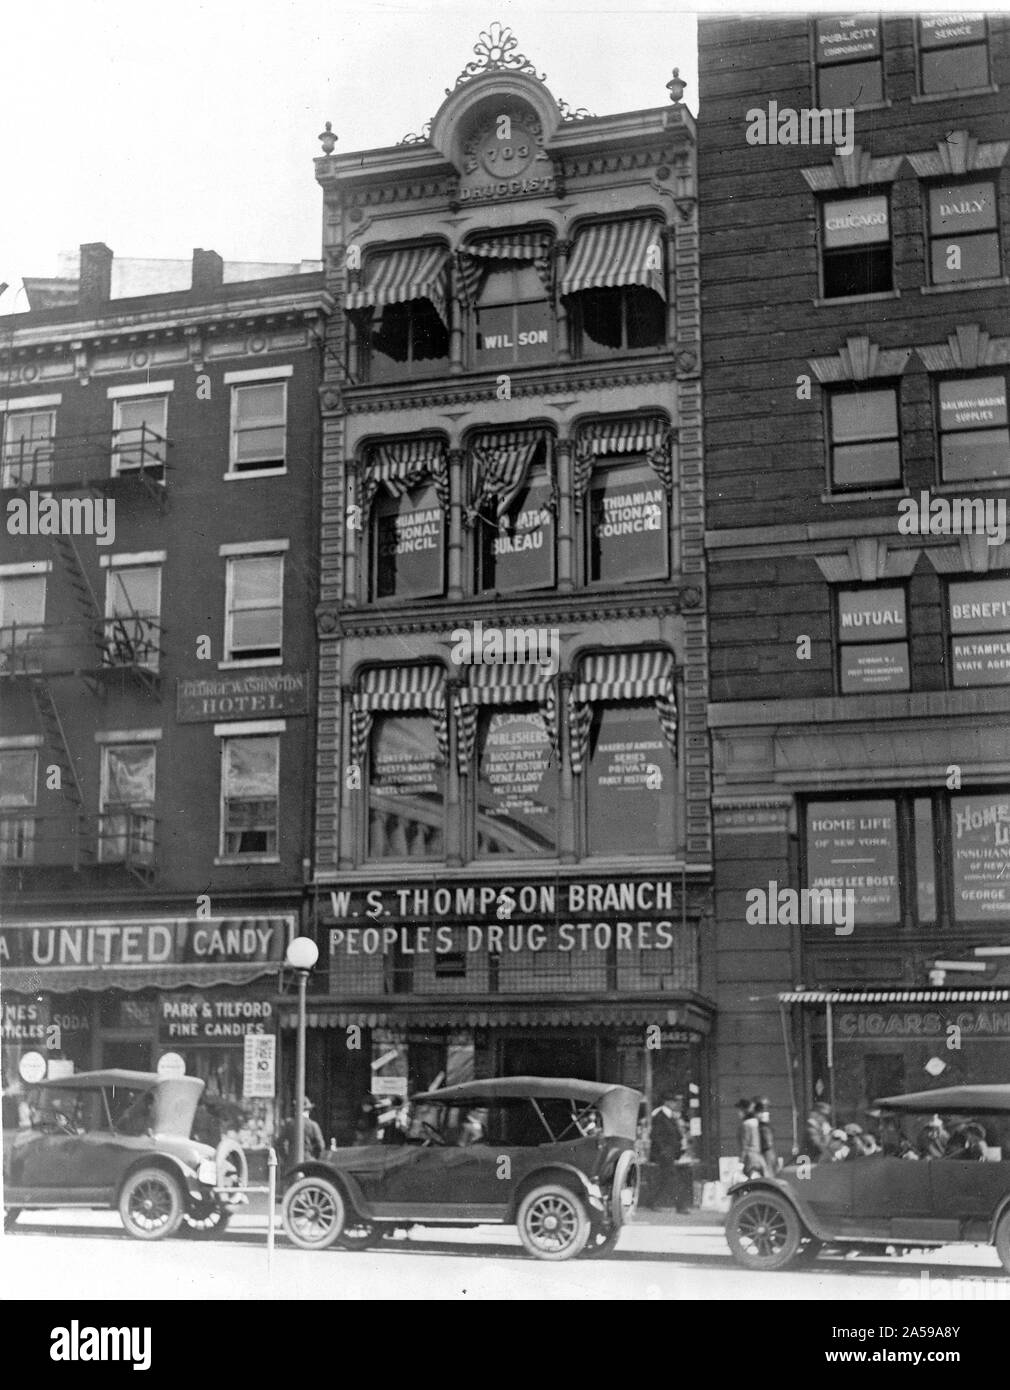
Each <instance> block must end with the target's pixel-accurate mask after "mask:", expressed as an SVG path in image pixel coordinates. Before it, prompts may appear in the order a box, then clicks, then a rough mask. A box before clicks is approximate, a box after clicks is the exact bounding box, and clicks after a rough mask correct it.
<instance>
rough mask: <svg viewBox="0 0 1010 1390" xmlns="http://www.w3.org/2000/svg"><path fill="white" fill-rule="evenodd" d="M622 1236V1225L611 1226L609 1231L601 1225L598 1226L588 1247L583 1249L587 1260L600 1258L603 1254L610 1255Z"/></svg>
mask: <svg viewBox="0 0 1010 1390" xmlns="http://www.w3.org/2000/svg"><path fill="white" fill-rule="evenodd" d="M620 1238H621V1228H620V1226H611V1228H610V1230H609V1231H605V1230H603V1229H602V1228H601V1227H597V1229H596V1230H595V1231H594V1232H593V1233H592V1235H591V1236H590V1237H589V1240H588V1242H587V1244H586V1248H585V1250H583V1252H582V1253H583V1255H584V1256H585V1258H586V1259H587V1260H598V1259H600V1258H601V1257H602V1256H603V1255H609V1254H610V1252H611V1250H613V1249H614V1247H615V1246H616V1245H617V1242H618V1241H619V1240H620Z"/></svg>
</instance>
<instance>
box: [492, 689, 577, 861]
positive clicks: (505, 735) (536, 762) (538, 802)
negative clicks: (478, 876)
mask: <svg viewBox="0 0 1010 1390" xmlns="http://www.w3.org/2000/svg"><path fill="white" fill-rule="evenodd" d="M480 732H481V744H480V758H479V762H478V778H477V796H478V805H477V839H478V849H479V852H480V853H481V854H519V855H530V854H553V853H554V851H555V848H556V843H557V841H556V835H555V825H556V820H557V805H558V771H557V760H556V759H555V758H553V757H552V752H553V748H552V743H551V738H550V735H549V734H548V732H547V728H546V725H545V723H544V717H543V715H542V714H541V713H540V711H539V710H537V709H534V708H530V709H528V710H525V711H516V710H507V711H505V710H501V711H499V710H494V711H489V712H488V713H486V714H485V715H484V716H483V718H482V719H481V730H480Z"/></svg>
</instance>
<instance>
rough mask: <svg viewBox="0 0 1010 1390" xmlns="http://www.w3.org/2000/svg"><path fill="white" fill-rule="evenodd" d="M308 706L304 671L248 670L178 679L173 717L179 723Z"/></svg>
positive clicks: (286, 712) (299, 710)
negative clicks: (234, 673) (246, 671)
mask: <svg viewBox="0 0 1010 1390" xmlns="http://www.w3.org/2000/svg"><path fill="white" fill-rule="evenodd" d="M308 707H309V673H308V672H307V671H277V672H269V673H264V672H252V673H250V674H248V675H240V676H209V677H206V678H204V677H201V678H199V679H197V680H180V681H179V682H178V689H177V692H176V713H175V717H176V719H177V720H178V721H179V723H180V724H199V723H201V722H203V721H204V720H207V721H211V720H217V719H248V718H249V717H250V716H251V715H255V714H260V715H268V714H282V715H289V714H306V713H307V712H308Z"/></svg>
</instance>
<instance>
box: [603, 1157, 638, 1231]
mask: <svg viewBox="0 0 1010 1390" xmlns="http://www.w3.org/2000/svg"><path fill="white" fill-rule="evenodd" d="M641 1180H642V1169H641V1166H640V1164H639V1162H638V1157H637V1155H636V1154H634V1153H633V1152H632V1151H631V1150H630V1149H626V1150H625V1152H624V1153H622V1154H621V1156H620V1158H619V1159H618V1160H617V1167H616V1168H615V1169H614V1178H613V1181H612V1183H611V1185H610V1220H611V1222H612V1224H613V1226H614V1228H615V1229H617V1228H618V1227H620V1226H623V1224H624V1223H625V1221H629V1220H630V1219H631V1217H632V1216H634V1214H635V1210H636V1208H637V1206H638V1194H639V1189H640V1187H641Z"/></svg>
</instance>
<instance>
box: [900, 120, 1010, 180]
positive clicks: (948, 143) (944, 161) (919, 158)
mask: <svg viewBox="0 0 1010 1390" xmlns="http://www.w3.org/2000/svg"><path fill="white" fill-rule="evenodd" d="M1008 152H1010V140H998V141H987V142H983V143H981V144H980V143H979V142H978V140H976V139H975V137H974V136H973V135H970V134H969V133H968V131H967V130H952V131H950V132H949V133H948V134H947V136H946V137H945V139H943V140H940V141H938V142H937V144H936V146H935V147H934V148H933V149H931V150H923V151H921V152H919V153H916V154H910V155H907V156H906V158H907V159H908V162H909V164H911V166H912V168H913V169H914V170H915V172H916V174H917V175H918V177H919V178H920V179H928V178H937V177H941V176H942V175H944V174H947V175H950V176H955V177H956V176H957V175H960V174H970V173H973V172H974V171H975V170H977V169H998V168H999V167H1000V166H1001V165H1002V164H1003V163H1004V162H1005V161H1006V157H1007V153H1008Z"/></svg>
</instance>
